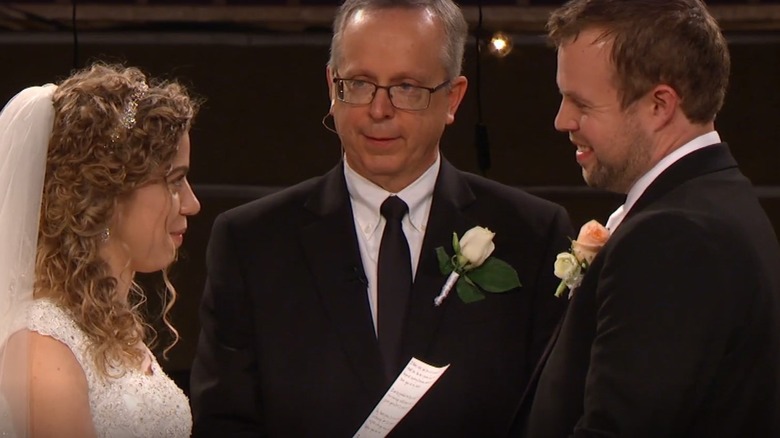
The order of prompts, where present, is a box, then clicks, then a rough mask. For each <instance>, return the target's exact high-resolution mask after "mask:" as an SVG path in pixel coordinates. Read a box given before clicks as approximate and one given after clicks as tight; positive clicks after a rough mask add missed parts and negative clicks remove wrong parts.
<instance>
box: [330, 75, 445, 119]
mask: <svg viewBox="0 0 780 438" xmlns="http://www.w3.org/2000/svg"><path fill="white" fill-rule="evenodd" d="M332 81H333V83H334V84H336V87H337V91H336V98H337V99H338V100H339V101H341V102H344V103H346V104H349V105H370V104H371V103H372V102H373V101H374V99H376V92H377V91H378V90H379V89H382V90H385V91H386V92H387V99H388V100H389V101H390V105H392V106H393V108H395V109H397V110H401V111H424V110H427V109H428V107H430V106H431V98H432V97H433V93H435V92H437V91H439V90H441V89H443V88H445V87H446V86H447V85H449V84H450V83H452V79H447V80H445V81H444V82H442V83H441V84H439V85H437V86H435V87H423V86H422V85H412V84H393V85H379V84H377V83H374V82H371V81H368V80H365V79H354V78H340V77H338V76H335V77H334V78H333V79H332ZM343 81H360V82H365V83H366V84H371V85H373V86H374V91H373V93H371V100H369V101H368V102H366V103H353V102H347V101H346V100H344V99H343V98H342V97H340V96H339V94H340V93H339V92H338V86H339V82H342V87H343ZM401 86H407V87H414V88H419V89H421V90H426V91H428V102H427V103H426V104H425V107H423V108H416V109H410V108H399V107H397V106H396V105H395V102H393V94H392V93H391V92H390V89H391V88H393V87H401ZM341 94H343V93H341Z"/></svg>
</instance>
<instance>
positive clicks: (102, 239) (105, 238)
mask: <svg viewBox="0 0 780 438" xmlns="http://www.w3.org/2000/svg"><path fill="white" fill-rule="evenodd" d="M109 237H111V230H109V229H108V227H105V228H103V231H101V232H100V242H101V243H106V242H108V238H109Z"/></svg>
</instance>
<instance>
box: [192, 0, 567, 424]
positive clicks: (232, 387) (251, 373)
mask: <svg viewBox="0 0 780 438" xmlns="http://www.w3.org/2000/svg"><path fill="white" fill-rule="evenodd" d="M466 32H467V26H466V22H465V20H464V19H463V16H462V14H461V11H460V10H459V9H458V8H457V6H455V5H454V4H453V3H452V2H451V1H450V0H430V1H427V2H421V1H419V0H415V1H411V0H410V1H396V2H392V3H390V2H386V1H377V2H373V1H347V2H346V3H344V5H343V6H342V7H341V8H340V9H339V11H338V14H337V17H336V21H335V25H334V37H333V42H332V46H331V60H330V62H329V64H328V68H327V80H328V84H329V89H330V96H331V99H332V104H331V113H332V115H333V118H334V121H335V127H336V130H337V132H338V135H339V137H340V139H341V144H342V147H343V149H344V160H343V162H342V163H340V164H339V165H337V166H336V167H335V168H334V169H333V170H332V171H330V172H329V173H327V174H326V175H324V176H322V177H319V178H315V179H312V180H309V181H306V182H304V183H301V184H299V185H296V186H294V187H291V188H289V189H287V190H285V191H283V192H281V193H278V194H275V195H272V196H268V197H266V198H263V199H261V200H258V201H255V202H253V203H250V204H248V205H245V206H243V207H239V208H237V209H235V210H232V211H230V212H227V213H225V214H223V215H221V216H220V217H219V218H218V219H217V220H216V222H215V224H214V229H213V232H212V236H211V241H210V243H209V249H208V254H207V266H208V280H207V284H206V289H205V292H204V298H203V304H202V309H201V314H200V316H201V325H202V332H201V335H200V340H199V344H198V350H197V355H196V358H195V362H194V364H193V368H192V384H191V388H192V407H193V413H194V436H196V437H205V436H230V437H240V436H252V437H256V436H291V437H304V436H322V437H347V436H352V435H353V434H354V433H355V432H356V431H357V430H358V428H359V427H360V426H361V424H362V423H363V420H364V419H365V418H366V417H367V416H368V415H369V414H370V413H371V411H372V409H373V408H374V406H375V404H376V403H377V402H378V401H379V400H380V398H381V397H382V395H383V394H384V393H385V391H386V390H387V389H388V387H389V386H390V384H391V383H392V380H393V379H394V378H395V377H396V376H397V375H398V374H399V372H400V371H401V370H402V368H403V367H404V366H405V364H406V363H407V362H408V361H409V360H410V359H411V358H412V357H415V358H417V359H420V360H422V361H424V362H426V363H429V364H432V365H435V366H443V365H447V364H449V368H448V369H447V370H446V371H445V372H444V374H443V376H442V377H441V378H440V379H439V381H437V382H436V383H435V385H434V386H433V388H432V389H431V390H430V391H429V392H428V393H427V394H426V395H425V396H424V397H423V398H422V399H421V400H420V402H419V403H418V404H417V405H416V406H415V407H414V408H413V409H412V410H411V413H410V414H409V415H408V416H407V417H406V418H404V419H403V420H402V421H401V422H400V423H399V424H398V426H397V428H396V429H395V430H394V431H393V435H394V436H501V435H503V434H505V433H506V430H507V429H508V427H509V425H510V423H511V421H512V415H513V413H514V407H515V406H516V405H517V403H518V402H519V400H520V397H521V395H522V390H523V388H524V387H525V385H526V383H527V381H528V377H529V375H530V373H531V371H532V369H533V366H534V364H535V363H536V362H537V361H538V359H539V357H540V356H541V353H542V350H543V349H544V346H545V345H546V343H547V341H548V339H549V337H550V334H551V332H552V330H553V328H554V326H555V324H556V323H557V321H558V319H559V317H560V315H561V312H562V304H563V302H562V301H561V300H557V299H555V298H554V296H553V294H552V291H553V290H554V288H555V285H556V284H557V280H556V279H555V277H554V276H553V275H552V272H553V271H552V264H553V262H554V259H555V254H556V253H557V252H559V251H562V250H564V249H565V248H566V247H568V244H569V243H568V241H567V239H566V236H567V235H570V231H571V227H570V224H569V221H568V218H567V217H566V213H565V211H564V210H563V209H562V208H561V207H560V206H557V205H554V204H552V203H549V202H546V201H543V200H540V199H538V198H534V197H532V196H529V195H528V194H526V193H524V192H521V191H519V190H517V189H513V188H510V187H506V186H503V185H500V184H497V183H495V182H492V181H489V180H487V179H484V178H481V177H478V176H475V175H471V174H468V173H465V172H461V171H459V170H457V169H455V168H454V167H453V166H452V165H451V164H450V163H448V162H447V160H446V159H444V158H443V157H442V156H441V154H440V152H439V140H440V137H441V134H442V132H443V130H444V128H445V125H448V124H450V123H452V122H453V121H454V118H455V112H456V110H457V109H458V105H459V104H460V102H461V99H462V98H463V95H464V93H465V92H466V78H465V77H463V76H461V75H460V72H461V60H462V58H463V50H464V43H465V40H466V35H467V34H466ZM390 202H393V203H394V204H395V206H397V207H400V213H399V217H400V219H396V220H393V219H392V215H391V214H390V213H389V212H386V211H385V210H386V209H385V208H384V207H382V206H383V205H385V204H386V203H387V205H391V204H389V203H390ZM384 214H387V215H388V216H390V218H389V219H385V218H384V217H383V215H384ZM399 220H400V222H398V221H399ZM386 224H387V225H386ZM393 224H394V225H393ZM391 225H393V228H391ZM477 225H479V226H483V227H487V228H489V229H490V230H491V231H493V232H495V233H496V235H495V240H494V243H495V253H494V255H495V256H496V257H497V258H500V259H502V260H504V261H506V262H507V263H509V264H510V265H512V266H513V267H514V268H515V269H516V270H517V272H518V275H519V279H520V282H521V283H522V286H521V287H519V288H515V289H513V290H510V291H508V292H506V293H503V294H488V296H487V297H486V298H485V299H483V300H481V301H477V302H473V303H470V304H465V303H464V302H462V301H461V300H460V298H459V297H458V294H457V293H455V292H453V293H452V294H451V295H450V296H449V297H448V298H447V299H446V300H445V301H444V302H443V304H442V305H441V306H438V307H437V306H434V304H433V302H434V298H435V297H436V296H437V295H438V293H439V291H440V289H441V287H442V285H443V284H444V282H445V280H446V278H445V276H444V275H443V274H442V273H441V272H440V271H439V266H438V262H437V258H436V252H435V249H436V248H437V247H444V248H445V249H446V250H447V252H448V253H449V254H452V248H451V242H452V235H453V232H457V233H458V235H459V236H462V235H463V233H464V231H466V230H468V229H470V228H472V227H474V226H477ZM391 230H392V231H391ZM390 235H393V236H394V238H396V239H402V240H401V241H402V242H403V243H402V244H401V245H400V247H399V246H392V247H393V248H395V249H399V248H401V249H402V250H403V251H401V253H405V257H406V258H407V260H406V261H403V262H398V263H395V264H394V265H392V266H390V269H389V271H388V272H385V271H384V268H383V266H385V264H384V263H383V262H382V261H383V260H384V259H386V258H387V257H385V255H383V254H385V250H386V249H387V248H388V247H386V241H385V237H386V236H390ZM388 241H389V239H388ZM394 241H397V240H394ZM394 254H397V255H399V256H403V255H404V254H399V253H394ZM383 272H384V273H385V274H387V275H383ZM405 278H406V280H404V279H405ZM412 279H413V282H412ZM388 280H389V281H390V282H395V284H396V286H397V287H396V288H395V289H392V290H391V289H387V288H384V287H383V285H386V284H387V281H388ZM404 287H406V289H408V290H404ZM388 292H390V294H388ZM404 292H405V293H406V295H402V294H403V293H404ZM398 297H401V298H404V299H405V300H407V301H406V303H407V304H403V303H401V304H398V305H397V307H396V308H395V313H394V314H393V313H392V312H391V311H392V310H393V308H394V307H393V306H394V305H396V304H397V303H394V301H393V299H394V298H398ZM387 323H389V327H387V326H386V324H387ZM388 333H389V334H390V335H388ZM393 335H394V336H396V339H398V342H397V344H395V345H393V347H394V348H397V349H398V350H397V352H396V353H393V351H392V349H389V350H388V349H386V348H384V347H385V344H384V343H383V341H384V340H385V339H387V338H388V337H389V338H392V336H393Z"/></svg>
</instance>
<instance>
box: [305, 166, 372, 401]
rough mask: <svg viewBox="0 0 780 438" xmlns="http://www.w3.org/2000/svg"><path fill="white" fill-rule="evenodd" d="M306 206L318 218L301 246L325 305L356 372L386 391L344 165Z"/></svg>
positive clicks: (368, 385) (323, 182)
mask: <svg viewBox="0 0 780 438" xmlns="http://www.w3.org/2000/svg"><path fill="white" fill-rule="evenodd" d="M306 208H307V209H308V210H309V211H311V212H312V213H313V214H314V215H316V219H315V220H314V221H313V222H312V223H311V224H309V225H307V226H305V227H304V228H302V230H301V244H302V245H303V248H304V253H305V255H306V259H307V264H308V266H309V267H310V268H311V270H312V274H313V275H314V277H315V280H316V286H317V292H318V293H319V296H320V298H321V299H322V303H323V307H324V308H325V311H326V312H327V314H328V315H329V317H330V320H331V321H332V322H333V324H334V326H335V327H336V331H337V333H338V335H339V338H340V339H341V341H342V345H343V347H344V350H345V353H346V355H347V357H348V359H349V360H350V362H351V363H352V366H353V369H354V371H355V373H356V374H357V375H359V376H360V378H361V380H362V381H363V382H364V384H365V386H366V388H367V389H368V390H369V391H370V392H372V393H373V392H375V391H377V390H381V388H382V387H383V385H384V374H383V368H382V363H381V357H380V353H379V347H378V344H377V341H376V336H375V334H374V326H373V322H372V319H371V310H370V308H369V304H368V296H367V293H366V288H367V286H368V283H367V281H366V279H365V274H364V271H363V263H362V261H361V258H360V249H359V247H358V243H357V236H356V235H355V226H354V219H353V215H352V206H351V203H350V201H349V194H348V192H347V187H346V182H345V180H344V175H343V168H342V166H341V165H339V166H337V167H336V168H334V169H333V170H331V171H330V172H329V173H328V174H326V175H325V176H324V177H323V179H322V180H321V182H320V183H319V184H318V186H317V187H316V189H315V190H314V191H313V193H312V195H311V197H310V198H309V199H308V201H307V202H306Z"/></svg>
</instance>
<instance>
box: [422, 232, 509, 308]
mask: <svg viewBox="0 0 780 438" xmlns="http://www.w3.org/2000/svg"><path fill="white" fill-rule="evenodd" d="M495 235H496V233H493V232H491V231H490V230H488V229H487V228H482V227H474V228H472V229H470V230H468V231H466V233H465V234H464V235H463V238H462V239H460V240H458V234H457V233H452V249H453V250H454V251H455V254H453V255H452V256H450V255H449V254H447V252H446V251H445V250H444V248H443V247H441V246H440V247H438V248H436V257H437V258H438V259H439V269H440V270H441V272H442V274H444V275H448V277H447V281H446V282H445V283H444V286H443V287H442V288H441V293H439V295H438V296H437V297H436V298H435V299H434V300H433V303H434V304H435V305H437V306H440V305H441V303H442V302H444V299H445V298H447V295H449V293H450V290H451V289H452V288H453V286H454V287H455V288H456V290H457V291H458V296H459V297H460V299H461V300H462V301H463V302H464V303H472V302H474V301H479V300H482V299H484V298H485V292H491V293H501V292H506V291H508V290H511V289H514V288H516V287H520V279H519V278H518V276H517V271H515V270H514V268H512V267H511V266H509V264H508V263H507V262H505V261H503V260H499V259H497V258H495V257H491V256H490V254H492V253H493V250H494V249H496V244H495V243H493V236H495Z"/></svg>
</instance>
